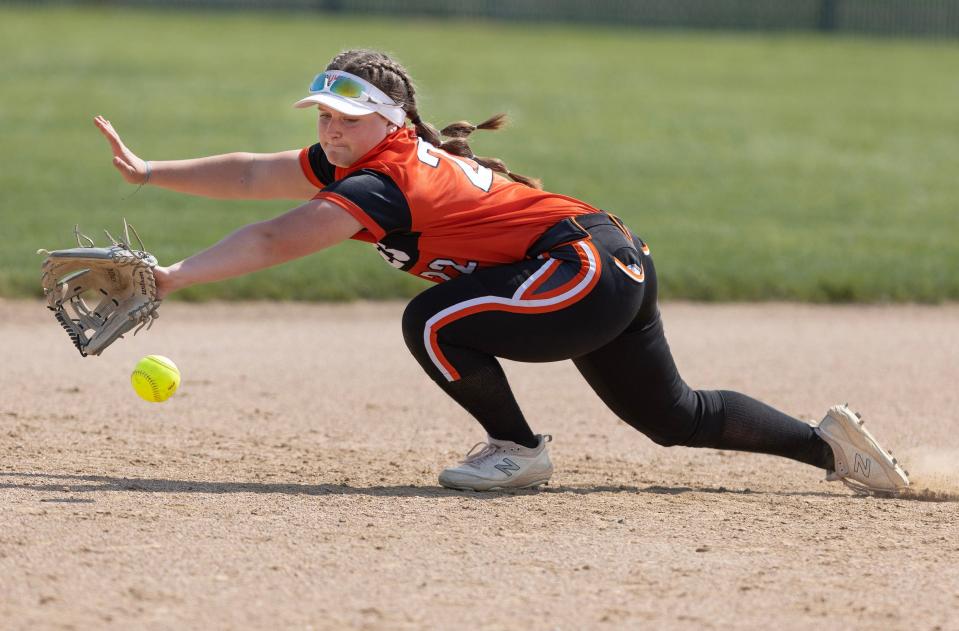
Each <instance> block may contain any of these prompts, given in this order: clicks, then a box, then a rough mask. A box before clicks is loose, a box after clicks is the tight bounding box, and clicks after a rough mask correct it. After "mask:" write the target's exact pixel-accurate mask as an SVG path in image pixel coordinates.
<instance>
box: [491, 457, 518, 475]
mask: <svg viewBox="0 0 959 631" xmlns="http://www.w3.org/2000/svg"><path fill="white" fill-rule="evenodd" d="M493 468H494V469H499V470H500V471H502V472H503V473H505V474H506V477H508V478H511V477H513V474H512V473H511V471H519V465H518V464H516V463H515V462H513V461H512V460H510V459H509V458H503V462H501V463H499V464H498V465H493Z"/></svg>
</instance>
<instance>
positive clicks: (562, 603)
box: [0, 301, 959, 629]
mask: <svg viewBox="0 0 959 631" xmlns="http://www.w3.org/2000/svg"><path fill="white" fill-rule="evenodd" d="M402 308H403V307H402V305H399V304H375V305H371V304H355V305H344V306H313V305H275V304H254V305H241V306H226V305H202V306H198V305H183V304H169V305H164V307H163V308H162V309H161V314H162V317H161V319H160V320H159V321H157V323H156V324H155V325H154V327H153V330H152V331H149V332H146V333H141V334H140V335H138V336H136V337H135V338H129V339H126V340H123V341H121V342H119V343H118V344H116V345H115V346H113V347H111V348H110V349H108V350H107V351H106V353H105V354H104V356H102V357H99V358H86V359H83V358H81V357H80V356H79V354H77V353H76V352H75V351H74V350H73V349H72V347H70V346H69V342H68V340H67V337H66V335H65V334H64V333H63V332H62V331H61V330H60V329H59V327H58V326H57V325H56V323H55V322H54V320H53V318H52V317H51V316H50V315H49V313H48V312H46V311H45V310H44V309H43V307H42V306H41V305H40V304H39V303H33V302H29V303H24V302H2V301H0V323H2V324H0V335H2V338H0V339H2V340H3V346H4V357H5V358H6V361H4V362H3V366H2V368H0V378H2V384H3V385H2V392H3V395H4V396H3V400H2V402H0V423H2V425H0V457H2V467H0V478H2V479H0V488H2V491H0V501H2V509H0V583H2V591H0V628H3V629H51V628H52V629H60V628H74V629H90V628H118V629H119V628H148V629H173V628H177V629H181V628H190V629H223V628H299V629H308V628H313V629H320V628H324V629H327V628H329V629H334V628H336V629H339V628H364V629H365V628H369V629H419V628H436V629H440V628H443V629H448V628H454V627H457V628H459V627H468V628H475V629H505V628H510V629H526V628H528V629H554V628H556V629H583V628H599V629H606V628H609V629H613V628H624V627H630V628H657V629H701V628H730V627H733V626H735V627H737V628H770V627H772V628H777V629H800V628H810V627H813V626H816V627H817V628H822V627H823V626H824V625H825V624H826V623H829V622H831V623H832V626H833V627H834V628H835V627H837V626H838V627H840V628H867V627H869V628H883V629H957V628H959V501H957V500H959V418H957V413H956V410H957V409H959V388H957V387H956V380H957V378H959V306H956V305H951V306H943V307H869V308H861V307H810V306H793V305H763V306H753V305H746V306H697V305H688V304H667V305H665V306H664V308H663V311H664V316H665V319H666V328H667V334H668V335H669V337H670V342H671V345H672V347H673V350H674V353H675V354H676V357H677V361H678V363H679V366H680V368H681V370H682V371H683V373H684V375H685V377H686V379H687V381H689V382H690V383H691V384H692V385H694V386H696V387H711V388H712V387H722V388H729V389H737V390H741V391H743V392H746V393H749V394H751V395H753V396H756V397H758V398H760V399H763V400H765V401H767V402H768V403H770V404H773V405H775V406H777V407H779V408H781V409H783V410H785V411H788V412H790V413H792V414H794V415H798V416H800V417H801V418H804V419H806V420H813V419H815V420H818V419H819V418H820V417H821V416H822V414H823V412H824V411H825V410H826V408H827V407H828V406H829V405H831V404H834V403H837V402H845V401H848V402H849V403H850V405H851V406H852V407H853V408H855V409H858V410H859V411H861V412H862V413H863V415H864V418H865V419H866V420H867V422H868V426H869V427H870V428H871V429H872V431H873V432H874V433H875V434H876V435H877V436H878V437H879V439H880V440H882V441H883V442H884V443H885V444H886V445H887V446H889V447H891V448H892V449H894V451H895V452H896V454H897V456H899V457H900V460H902V461H903V462H904V464H905V467H906V469H908V470H910V472H911V474H912V477H913V479H914V482H915V483H916V487H917V488H918V489H919V490H920V491H922V490H923V489H929V490H928V491H924V492H921V493H918V494H917V496H918V497H919V499H902V498H900V499H885V500H884V499H876V498H861V497H857V496H854V495H852V494H851V493H850V492H849V491H847V490H846V488H845V487H843V486H841V485H839V484H835V483H832V484H831V483H826V482H822V481H821V478H822V474H821V472H819V471H817V470H814V469H812V468H810V467H807V466H805V465H801V464H798V463H794V462H791V461H788V460H784V459H778V458H774V457H770V456H757V455H752V454H740V453H734V452H724V451H714V450H692V449H684V448H673V449H664V448H661V447H657V446H656V445H654V444H652V443H651V442H650V441H649V440H648V439H646V438H645V437H644V436H642V435H641V434H638V433H637V432H635V431H634V430H632V429H630V428H629V427H628V426H626V425H625V424H624V423H622V422H619V421H618V420H616V419H615V418H614V417H613V415H612V414H611V413H610V412H608V411H607V410H606V409H605V408H604V406H603V405H602V404H601V403H600V401H599V399H598V398H597V397H596V396H595V395H594V394H592V392H591V391H590V390H589V389H588V387H587V386H586V385H585V382H583V381H582V379H581V378H580V377H579V375H578V374H577V373H576V371H575V370H574V369H573V367H572V365H571V364H569V363H568V362H565V363H560V364H546V365H521V364H515V363H506V370H507V372H508V373H509V374H510V376H511V378H512V380H513V383H514V387H515V390H516V393H517V398H518V399H519V401H520V403H521V405H523V407H524V409H525V411H526V412H527V416H528V417H529V418H530V420H531V423H532V424H533V426H534V429H536V430H537V431H542V432H548V433H552V434H553V435H554V437H555V441H554V443H553V448H552V452H551V453H552V455H553V460H554V462H555V464H556V469H557V472H556V474H555V476H554V478H553V482H552V484H551V485H550V486H549V487H547V488H546V490H544V491H540V492H519V493H515V494H507V493H491V494H472V493H461V492H454V491H447V490H444V489H441V488H440V487H438V486H437V484H436V474H437V473H438V471H439V470H440V469H441V468H442V467H443V466H444V465H446V464H449V463H452V462H455V460H456V459H457V458H458V457H460V456H462V454H463V453H465V452H466V450H467V449H469V447H470V446H471V445H472V444H473V443H474V442H477V441H479V440H481V438H482V432H481V429H480V428H479V426H478V425H477V424H475V423H474V422H473V421H471V420H470V419H469V418H468V417H467V416H466V414H465V413H464V412H462V411H461V410H459V409H458V408H457V407H456V406H455V405H454V404H453V403H452V402H450V401H447V400H446V399H445V398H444V395H443V394H442V392H441V391H440V390H439V389H438V388H437V387H436V386H435V385H434V384H432V383H431V382H430V381H429V380H428V379H427V378H426V377H425V376H424V375H423V374H422V373H421V372H420V370H419V367H418V366H417V365H416V363H415V361H414V360H413V359H412V358H411V357H410V356H409V355H408V354H407V352H406V349H405V347H404V346H403V341H402V336H401V333H400V328H399V321H400V315H401V313H402ZM150 353H157V354H162V355H167V356H169V357H171V358H173V359H174V361H176V362H177V363H178V364H179V366H180V368H181V370H182V372H183V378H184V381H183V385H182V388H181V391H180V392H179V393H178V394H177V395H176V396H175V397H174V398H173V399H172V400H171V401H169V402H167V403H164V404H148V403H144V402H142V401H140V400H139V399H137V398H136V396H135V395H134V393H133V391H132V389H131V388H130V386H129V373H130V371H131V369H132V367H133V365H134V364H135V363H136V360H137V359H138V358H139V357H141V356H142V355H146V354H150ZM933 499H935V500H939V501H929V500H933Z"/></svg>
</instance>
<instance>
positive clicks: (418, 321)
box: [403, 294, 435, 358]
mask: <svg viewBox="0 0 959 631" xmlns="http://www.w3.org/2000/svg"><path fill="white" fill-rule="evenodd" d="M428 302H429V301H427V300H426V299H424V298H423V294H420V295H418V296H416V297H415V298H413V299H412V300H411V301H410V303H409V304H408V305H406V309H405V310H404V311H403V339H404V340H405V341H406V346H407V348H409V349H410V352H412V353H413V355H415V356H416V357H417V358H419V357H420V356H421V355H423V354H425V352H426V347H425V346H424V331H425V330H426V323H427V322H428V321H429V319H430V318H432V317H433V315H435V309H434V308H433V307H432V305H430V304H428Z"/></svg>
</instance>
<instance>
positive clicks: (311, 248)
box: [154, 200, 363, 299]
mask: <svg viewBox="0 0 959 631" xmlns="http://www.w3.org/2000/svg"><path fill="white" fill-rule="evenodd" d="M362 229H363V226H362V225H361V224H360V222H359V221H357V220H356V219H355V218H354V217H353V216H352V215H351V214H349V213H348V212H346V211H345V210H343V209H342V208H340V207H339V206H337V205H335V204H332V203H330V202H328V201H324V200H311V201H309V202H307V203H305V204H303V205H302V206H299V207H298V208H294V209H293V210H291V211H289V212H287V213H284V214H283V215H280V216H279V217H276V218H274V219H270V220H269V221H262V222H259V223H254V224H250V225H248V226H244V227H243V228H240V229H239V230H237V231H236V232H234V233H233V234H231V235H229V236H228V237H226V238H225V239H223V240H222V241H220V242H219V243H217V244H215V245H213V246H211V247H210V248H207V249H206V250H203V251H202V252H200V253H198V254H194V255H193V256H191V257H189V258H187V259H184V260H182V261H180V262H179V263H174V264H173V265H171V266H169V267H156V268H154V276H155V277H156V280H157V293H158V295H159V297H160V298H161V299H163V298H165V297H166V296H168V295H169V294H170V293H172V292H174V291H177V290H179V289H183V288H185V287H189V286H191V285H199V284H201V283H212V282H215V281H219V280H225V279H227V278H233V277H235V276H242V275H244V274H249V273H251V272H256V271H258V270H261V269H265V268H267V267H272V266H274V265H278V264H280V263H284V262H286V261H290V260H293V259H296V258H300V257H303V256H306V255H308V254H312V253H313V252H317V251H319V250H322V249H324V248H328V247H330V246H331V245H335V244H337V243H339V242H340V241H344V240H346V239H349V238H350V237H352V236H353V235H354V234H356V233H357V232H359V231H360V230H362Z"/></svg>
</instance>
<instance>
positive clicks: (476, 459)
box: [461, 443, 499, 465]
mask: <svg viewBox="0 0 959 631" xmlns="http://www.w3.org/2000/svg"><path fill="white" fill-rule="evenodd" d="M480 445H482V446H483V448H482V449H480V450H479V451H477V452H476V453H473V452H474V450H475V449H476V448H477V447H479V446H480ZM497 451H499V447H497V446H496V445H494V444H493V443H476V444H475V445H473V446H472V447H470V450H469V451H467V452H466V457H465V458H463V460H462V461H461V464H471V465H478V464H480V463H481V462H482V461H483V460H485V459H487V458H489V457H490V456H493V455H495V454H496V452H497Z"/></svg>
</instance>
